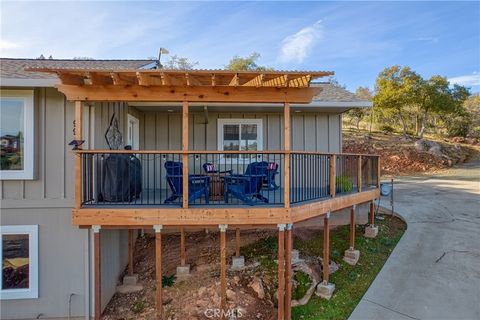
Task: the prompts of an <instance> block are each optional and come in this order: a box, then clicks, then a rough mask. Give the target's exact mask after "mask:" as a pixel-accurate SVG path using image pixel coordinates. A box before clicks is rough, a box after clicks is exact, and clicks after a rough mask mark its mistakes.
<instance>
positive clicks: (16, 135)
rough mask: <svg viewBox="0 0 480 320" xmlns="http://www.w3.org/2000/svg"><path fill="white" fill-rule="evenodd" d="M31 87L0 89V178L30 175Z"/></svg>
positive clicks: (32, 156) (31, 148)
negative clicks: (24, 88)
mask: <svg viewBox="0 0 480 320" xmlns="http://www.w3.org/2000/svg"><path fill="white" fill-rule="evenodd" d="M33 134H34V119H33V91H32V90H2V91H1V92H0V153H1V159H0V179H2V180H8V179H21V180H25V179H33V178H34V173H33V168H34V140H33V139H34V138H33Z"/></svg>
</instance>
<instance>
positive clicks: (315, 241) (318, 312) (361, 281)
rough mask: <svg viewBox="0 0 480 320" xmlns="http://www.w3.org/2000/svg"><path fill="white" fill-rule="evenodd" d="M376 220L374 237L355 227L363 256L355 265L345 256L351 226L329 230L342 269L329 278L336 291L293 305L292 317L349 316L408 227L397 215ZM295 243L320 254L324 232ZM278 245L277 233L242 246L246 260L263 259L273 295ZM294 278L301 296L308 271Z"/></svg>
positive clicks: (332, 253) (333, 253) (308, 252)
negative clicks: (375, 236)
mask: <svg viewBox="0 0 480 320" xmlns="http://www.w3.org/2000/svg"><path fill="white" fill-rule="evenodd" d="M376 223H377V225H378V227H379V233H378V236H377V238H375V239H368V238H365V237H363V231H364V226H360V225H357V227H356V233H355V234H356V238H355V244H356V245H355V249H358V250H360V260H359V262H358V263H357V265H356V266H350V265H349V264H347V263H345V262H343V260H342V258H343V254H344V251H345V250H346V249H348V247H349V243H350V241H349V236H350V226H348V225H346V226H342V227H338V228H336V229H334V230H330V258H331V259H332V260H334V261H335V262H337V263H339V264H340V269H339V270H338V271H337V272H335V273H334V274H332V275H331V276H330V281H331V282H332V283H334V284H335V286H336V289H335V294H334V296H333V297H332V299H331V300H329V301H327V300H323V299H320V298H319V297H317V296H316V295H313V296H312V298H311V299H310V301H309V303H308V304H306V305H304V306H299V307H295V308H292V319H295V320H308V319H311V320H313V319H315V320H318V319H322V320H323V319H332V320H338V319H347V318H348V317H349V315H350V314H351V313H352V311H353V309H355V307H356V306H357V304H358V303H359V302H360V299H361V298H362V296H363V295H364V294H365V292H366V291H367V289H368V287H369V286H370V284H371V283H372V282H373V280H374V279H375V277H376V276H377V274H378V272H379V271H380V269H381V268H382V266H383V265H384V264H385V261H387V259H388V257H389V256H390V253H391V252H392V251H393V248H395V246H396V245H397V243H398V241H399V240H400V238H401V237H402V235H403V233H404V231H405V224H404V222H403V221H401V220H400V219H399V218H396V217H391V216H385V219H384V220H380V221H377V222H376ZM293 246H294V248H295V249H298V250H299V251H300V253H301V254H302V255H307V256H312V257H321V256H322V250H323V232H322V231H318V232H314V233H312V236H307V237H303V238H302V239H300V238H298V237H294V239H293ZM277 248H278V239H277V237H275V236H272V237H268V238H265V239H262V240H259V241H257V242H255V243H252V244H250V245H248V246H246V247H242V254H243V255H244V256H245V258H246V259H247V260H249V261H252V260H255V261H258V262H260V265H261V270H262V271H261V277H262V278H263V280H264V281H265V280H267V281H269V282H270V283H271V284H272V287H271V288H272V290H271V292H270V294H271V295H272V296H273V295H275V290H276V288H277V281H278V277H277V268H278V265H277V263H275V260H276V259H278V257H277ZM295 280H296V281H297V283H298V286H297V287H296V288H295V289H294V290H293V292H292V296H293V298H294V299H298V298H301V297H303V295H304V294H305V292H306V290H307V289H308V287H309V285H310V279H309V277H308V275H306V274H305V273H302V272H298V273H296V274H295Z"/></svg>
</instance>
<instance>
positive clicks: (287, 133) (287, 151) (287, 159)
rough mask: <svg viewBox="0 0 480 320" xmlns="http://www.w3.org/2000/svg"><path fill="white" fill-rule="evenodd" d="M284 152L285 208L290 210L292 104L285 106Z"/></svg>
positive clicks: (286, 103)
mask: <svg viewBox="0 0 480 320" xmlns="http://www.w3.org/2000/svg"><path fill="white" fill-rule="evenodd" d="M283 126H284V129H285V130H284V137H283V150H284V151H285V153H284V157H285V159H284V161H283V162H284V167H283V198H284V199H283V202H284V206H285V208H290V149H291V146H290V104H289V103H288V102H285V104H284V105H283Z"/></svg>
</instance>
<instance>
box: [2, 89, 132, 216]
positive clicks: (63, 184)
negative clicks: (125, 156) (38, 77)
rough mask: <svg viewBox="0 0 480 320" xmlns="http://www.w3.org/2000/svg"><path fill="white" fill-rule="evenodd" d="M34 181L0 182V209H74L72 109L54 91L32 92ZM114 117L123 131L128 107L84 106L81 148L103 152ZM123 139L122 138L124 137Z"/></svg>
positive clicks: (121, 105)
mask: <svg viewBox="0 0 480 320" xmlns="http://www.w3.org/2000/svg"><path fill="white" fill-rule="evenodd" d="M34 106H35V108H34V109H35V111H34V112H35V115H34V118H35V122H34V123H35V179H33V180H1V181H0V200H2V206H1V207H2V209H6V208H17V209H18V208H40V207H43V208H44V207H55V208H58V207H73V198H74V195H75V190H74V186H75V180H74V171H75V164H74V155H73V153H72V152H71V149H72V147H71V146H69V145H68V143H69V142H70V141H72V140H73V139H74V137H73V120H74V117H75V107H74V104H73V102H69V101H66V99H65V96H64V95H63V94H61V93H59V92H58V91H57V89H55V88H35V89H34ZM114 113H115V114H116V116H117V119H118V121H119V128H120V130H121V131H122V133H124V132H125V131H126V130H125V128H126V121H125V118H126V114H127V107H126V105H125V104H124V103H120V102H108V103H107V102H105V103H91V104H85V105H84V110H83V136H84V139H85V143H84V148H97V149H103V148H106V147H107V145H106V142H105V136H104V134H105V132H106V130H107V127H108V126H109V125H110V119H111V117H112V115H113V114H114ZM124 136H125V135H124Z"/></svg>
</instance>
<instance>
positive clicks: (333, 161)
mask: <svg viewBox="0 0 480 320" xmlns="http://www.w3.org/2000/svg"><path fill="white" fill-rule="evenodd" d="M336 170H337V155H336V154H332V155H331V156H330V196H331V197H332V198H335V196H336V193H337V185H336V176H337V173H336Z"/></svg>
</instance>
